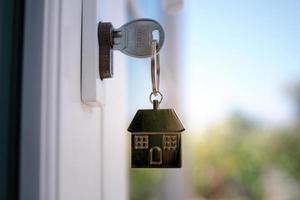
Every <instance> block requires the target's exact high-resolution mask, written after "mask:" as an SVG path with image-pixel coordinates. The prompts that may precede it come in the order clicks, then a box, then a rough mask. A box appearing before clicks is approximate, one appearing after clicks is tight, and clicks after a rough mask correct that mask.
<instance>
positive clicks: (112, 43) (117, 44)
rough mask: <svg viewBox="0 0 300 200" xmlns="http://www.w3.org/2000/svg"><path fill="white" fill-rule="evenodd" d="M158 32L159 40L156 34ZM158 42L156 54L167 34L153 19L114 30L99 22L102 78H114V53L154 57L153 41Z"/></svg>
mask: <svg viewBox="0 0 300 200" xmlns="http://www.w3.org/2000/svg"><path fill="white" fill-rule="evenodd" d="M155 32H158V34H159V35H158V38H155V35H154V33H155ZM153 40H157V43H158V44H157V48H156V52H159V51H160V49H161V47H162V45H163V43H164V40H165V34H164V30H163V28H162V26H161V25H160V24H159V23H158V22H157V21H155V20H152V19H137V20H134V21H131V22H129V23H126V24H124V25H123V26H121V27H120V28H118V29H114V28H113V26H112V24H111V23H109V22H99V24H98V42H99V73H100V78H101V79H105V78H111V77H112V76H113V63H112V62H113V52H112V50H119V51H121V52H122V53H124V54H126V55H128V56H132V57H136V58H147V57H151V56H152V50H153V48H152V41H153Z"/></svg>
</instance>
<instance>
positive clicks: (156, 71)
mask: <svg viewBox="0 0 300 200" xmlns="http://www.w3.org/2000/svg"><path fill="white" fill-rule="evenodd" d="M151 48H152V56H151V80H152V91H153V93H157V92H158V91H159V76H160V60H159V54H158V43H157V40H154V41H152V43H151Z"/></svg>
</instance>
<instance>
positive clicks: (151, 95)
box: [149, 91, 164, 104]
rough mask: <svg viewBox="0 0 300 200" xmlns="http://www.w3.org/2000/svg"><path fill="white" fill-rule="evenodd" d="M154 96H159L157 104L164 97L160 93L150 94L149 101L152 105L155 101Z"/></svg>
mask: <svg viewBox="0 0 300 200" xmlns="http://www.w3.org/2000/svg"><path fill="white" fill-rule="evenodd" d="M154 96H159V98H160V99H159V100H158V103H161V102H162V100H163V98H164V96H163V95H162V93H160V91H157V92H151V94H150V96H149V100H150V102H151V103H152V104H153V101H154V100H155V99H153V97H154Z"/></svg>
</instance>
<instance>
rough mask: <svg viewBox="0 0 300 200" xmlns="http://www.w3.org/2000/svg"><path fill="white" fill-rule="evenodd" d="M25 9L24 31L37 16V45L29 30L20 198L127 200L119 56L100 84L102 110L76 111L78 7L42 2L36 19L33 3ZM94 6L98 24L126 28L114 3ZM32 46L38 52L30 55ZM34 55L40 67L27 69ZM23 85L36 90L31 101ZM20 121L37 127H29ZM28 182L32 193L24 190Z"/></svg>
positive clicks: (80, 107) (73, 2)
mask: <svg viewBox="0 0 300 200" xmlns="http://www.w3.org/2000/svg"><path fill="white" fill-rule="evenodd" d="M86 1H87V0H86ZM90 1H96V0H90ZM27 2H28V3H27V8H26V9H28V8H31V9H32V12H31V13H29V14H28V15H30V16H31V15H33V16H32V17H29V18H27V19H28V20H32V21H29V22H28V21H27V24H31V25H32V26H33V27H35V25H34V23H33V21H34V20H35V19H38V18H37V17H40V18H41V19H43V20H42V23H41V24H42V26H38V27H36V28H37V29H36V30H39V31H38V33H36V32H35V33H36V34H37V36H40V37H41V39H40V38H38V37H32V38H31V37H30V34H32V31H31V30H30V29H29V28H31V27H29V28H28V29H27V30H28V34H27V36H28V37H30V41H29V40H28V41H27V42H26V41H25V43H26V45H25V49H27V51H28V53H26V54H25V60H26V63H25V64H26V71H25V72H26V74H25V75H24V85H27V86H28V87H27V86H26V87H24V94H25V97H26V100H25V101H23V107H24V109H23V111H24V113H23V119H22V121H23V124H24V125H23V127H22V135H23V136H28V137H26V138H25V139H24V138H23V139H22V140H24V141H22V144H23V146H22V166H23V167H22V169H21V174H22V181H21V192H20V198H21V199H22V200H27V199H28V200H101V199H102V200H106V199H107V200H114V199H116V200H123V199H127V196H128V195H127V173H128V171H127V169H128V168H127V158H128V157H127V153H126V152H127V151H126V146H127V141H126V135H127V132H126V128H127V127H126V124H125V122H126V118H125V117H126V115H125V114H126V109H127V103H126V94H127V89H126V70H127V69H126V66H125V56H123V55H120V54H116V55H115V60H114V63H115V72H116V73H115V77H114V78H113V79H111V80H107V81H105V82H102V83H101V84H102V85H103V90H105V91H106V95H105V99H104V98H103V102H104V104H101V105H100V107H92V106H88V105H86V104H83V103H82V101H81V11H82V2H81V0H44V1H43V3H44V4H42V3H41V5H40V6H41V7H43V9H40V10H39V11H38V12H39V13H38V14H40V15H34V14H32V13H35V12H37V10H35V6H36V5H35V3H34V1H32V0H29V1H27ZM97 5H98V7H97V15H98V16H97V17H99V20H102V21H111V22H113V23H117V25H116V26H118V25H120V24H123V23H125V22H126V21H125V14H124V10H125V5H124V3H123V1H122V0H103V1H99V0H98V4H97ZM115 5H118V6H117V7H116V6H115ZM31 9H29V10H31ZM36 39H40V40H37V41H35V40H36ZM32 41H34V42H32ZM27 43H28V44H27ZM32 43H34V44H36V46H38V47H40V49H41V50H39V52H34V51H35V49H32V48H31V46H30V45H31V44H32ZM95 43H97V40H96V38H95ZM38 49H39V48H37V50H38ZM41 51H42V52H41ZM39 54H41V56H40V57H39V59H40V60H41V62H39V59H37V61H36V62H35V61H34V62H33V60H34V59H36V58H35V55H39ZM37 69H40V71H36V70H37ZM33 73H36V75H34V74H33ZM39 73H40V74H39ZM33 75H34V76H33ZM98 81H99V80H98ZM33 84H34V85H33ZM30 86H38V87H37V88H36V91H35V93H34V94H33V95H28V94H31V93H30V92H31V90H32V88H31V87H30ZM27 92H28V93H27ZM33 100H34V101H33ZM35 101H36V102H37V103H36V104H35V105H34V106H33V105H32V102H35ZM34 107H36V109H33V108H34ZM27 108H28V109H27ZM35 113H37V114H35ZM28 116H35V117H36V119H38V120H36V121H35V122H34V121H32V120H30V117H28ZM27 122H29V123H30V124H29V125H28V124H27ZM30 131H34V132H30ZM25 140H26V141H25ZM33 142H35V143H33ZM35 150H37V151H38V152H36V153H35V152H34V151H35ZM32 153H34V154H32ZM28 158H29V159H28ZM33 161H34V162H33ZM31 169H35V170H31ZM35 177H37V178H36V179H34V181H31V179H32V178H35ZM31 182H33V183H34V184H32V186H30V185H27V184H28V183H31Z"/></svg>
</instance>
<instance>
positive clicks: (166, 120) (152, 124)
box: [128, 109, 185, 132]
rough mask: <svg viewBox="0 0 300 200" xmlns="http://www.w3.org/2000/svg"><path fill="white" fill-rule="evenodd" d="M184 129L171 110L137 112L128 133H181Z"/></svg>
mask: <svg viewBox="0 0 300 200" xmlns="http://www.w3.org/2000/svg"><path fill="white" fill-rule="evenodd" d="M184 130H185V129H184V127H183V125H182V123H181V122H180V120H179V118H178V116H177V115H176V112H175V111H174V110H173V109H157V110H154V109H151V110H138V111H137V113H136V114H135V116H134V118H133V120H132V122H131V123H130V125H129V127H128V131H129V132H182V131H184Z"/></svg>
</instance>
